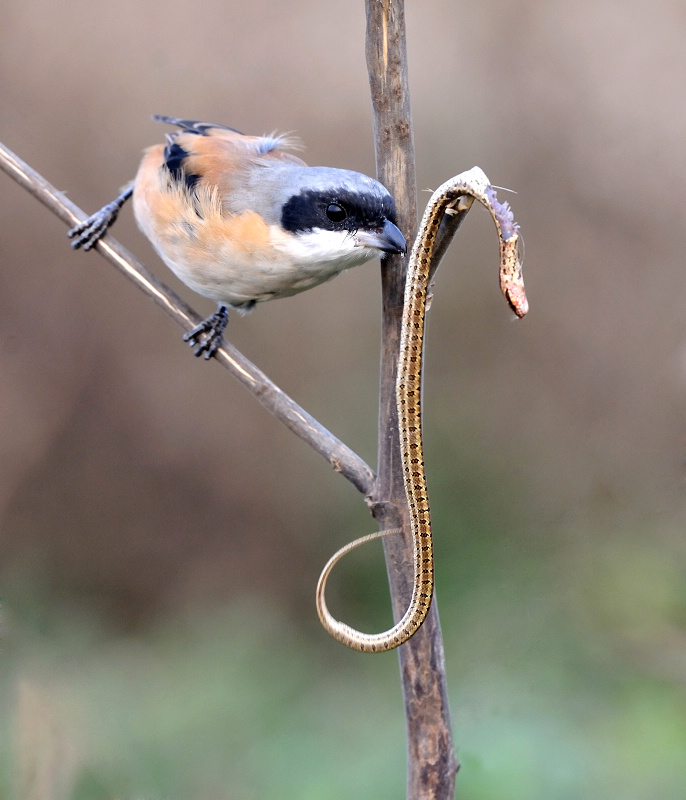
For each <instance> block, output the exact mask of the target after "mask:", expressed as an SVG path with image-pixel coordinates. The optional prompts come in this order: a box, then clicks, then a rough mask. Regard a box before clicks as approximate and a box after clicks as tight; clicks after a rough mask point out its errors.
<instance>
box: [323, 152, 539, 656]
mask: <svg viewBox="0 0 686 800" xmlns="http://www.w3.org/2000/svg"><path fill="white" fill-rule="evenodd" d="M475 200H476V201H478V202H480V203H481V204H482V205H484V206H485V207H486V209H487V210H488V211H489V212H490V214H491V217H492V218H493V221H494V223H495V227H496V230H497V233H498V239H499V242H500V273H499V274H500V289H501V291H502V293H503V295H504V297H505V299H506V301H507V303H508V305H509V306H510V308H511V310H512V311H513V312H514V314H515V315H516V316H517V317H519V318H521V317H523V316H524V315H525V314H526V313H527V311H528V310H529V305H528V301H527V297H526V292H525V290H524V282H523V278H522V263H521V259H520V255H519V226H518V225H517V224H516V223H515V221H514V217H513V214H512V210H511V209H510V206H509V204H508V203H506V202H505V203H500V202H499V201H498V199H497V197H496V193H495V190H494V188H493V187H492V186H491V184H490V182H489V180H488V178H487V177H486V175H485V174H484V172H483V171H482V170H481V169H480V168H479V167H473V168H472V169H470V170H468V171H466V172H463V173H460V174H459V175H457V176H455V177H453V178H451V179H450V180H448V181H446V182H445V183H443V184H442V185H441V186H440V187H439V188H438V189H436V191H435V192H434V193H433V194H432V196H431V199H430V200H429V202H428V204H427V206H426V209H425V211H424V215H423V217H422V220H421V223H420V225H419V229H418V232H417V236H416V237H415V241H414V244H413V247H412V250H411V252H410V257H409V260H408V265H407V276H406V281H405V294H404V300H403V313H402V321H401V337H400V353H399V360H398V370H397V380H396V406H397V412H398V430H399V436H400V452H401V458H402V471H403V483H404V488H405V495H406V498H407V504H408V506H409V518H410V536H411V540H412V563H413V569H414V578H413V588H412V595H411V598H410V601H409V605H408V607H407V610H406V611H405V613H404V614H403V616H402V618H401V619H399V620H398V621H397V622H396V623H395V624H394V625H393V627H391V628H389V629H388V630H386V631H383V632H382V633H363V632H361V631H358V630H355V629H354V628H352V627H351V626H350V625H347V624H346V623H345V622H342V621H340V620H337V619H335V618H334V617H333V616H332V614H331V612H330V611H329V610H328V608H327V605H326V598H325V589H326V582H327V579H328V577H329V575H330V573H331V571H332V569H333V568H334V566H335V565H336V564H337V563H338V561H340V559H341V558H343V556H345V555H346V554H347V553H349V552H350V551H351V550H354V549H355V548H357V547H359V546H361V545H363V544H365V543H367V542H370V541H373V540H374V539H378V538H380V537H383V536H389V535H391V534H396V533H400V532H402V528H391V529H387V530H380V531H376V532H375V533H371V534H368V535H366V536H362V537H360V538H359V539H356V540H354V541H353V542H350V543H349V544H347V545H345V546H344V547H342V548H340V550H338V551H337V552H336V553H334V555H333V556H332V557H331V558H330V559H329V561H328V562H327V564H326V565H325V567H324V569H323V570H322V573H321V575H320V578H319V581H318V584H317V591H316V607H317V613H318V615H319V619H320V621H321V623H322V625H323V627H324V628H325V630H326V631H327V632H328V633H329V634H330V635H331V636H332V637H333V638H334V639H336V640H337V641H339V642H341V643H342V644H344V645H346V646H347V647H350V648H351V649H353V650H358V651H360V652H363V653H379V652H384V651H387V650H392V649H394V648H396V647H398V646H399V645H401V644H403V643H404V642H406V641H407V640H408V639H409V638H410V637H411V636H413V635H414V634H415V633H416V632H417V630H419V628H420V626H421V625H422V623H423V622H424V620H425V619H426V616H427V614H428V613H429V608H430V606H431V600H432V597H433V593H434V557H433V540H432V534H431V514H430V510H429V495H428V489H427V482H426V472H425V467H424V447H423V441H422V418H421V399H422V398H421V395H422V357H423V343H424V324H425V318H426V309H427V295H428V290H429V284H430V281H431V277H432V275H433V271H434V269H433V261H434V255H435V249H436V248H435V245H436V239H437V236H438V231H439V227H440V225H441V222H442V221H443V219H444V217H445V216H446V214H447V215H454V214H460V213H466V212H467V211H468V210H469V208H470V207H471V205H472V204H473V203H474V201H475ZM453 232H454V231H453Z"/></svg>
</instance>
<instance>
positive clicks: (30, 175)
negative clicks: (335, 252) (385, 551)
mask: <svg viewBox="0 0 686 800" xmlns="http://www.w3.org/2000/svg"><path fill="white" fill-rule="evenodd" d="M0 168H2V169H3V170H4V171H5V172H6V173H7V174H8V175H9V176H10V177H12V178H14V180H15V181H16V182H17V183H18V184H19V185H20V186H23V187H24V188H25V189H26V190H27V191H28V192H30V193H31V194H32V195H33V196H34V197H36V198H37V199H38V200H40V202H41V203H43V205H44V206H46V207H47V208H49V209H50V210H51V211H52V212H53V213H54V214H56V215H57V216H58V217H59V218H60V219H61V220H62V221H63V222H65V223H66V224H67V225H68V226H69V227H72V226H73V225H75V224H76V223H78V222H81V220H83V219H85V218H86V214H85V213H84V212H83V211H82V210H81V209H80V208H79V207H78V206H76V205H75V204H74V203H72V202H71V200H69V199H68V198H67V197H65V195H63V194H62V193H61V192H59V191H57V189H55V187H54V186H51V185H50V184H49V183H48V182H47V181H46V180H45V178H43V177H42V176H41V175H39V174H38V173H37V172H36V171H35V170H33V169H31V167H29V165H28V164H26V163H24V162H23V161H22V160H21V159H20V158H19V157H18V156H16V155H15V154H14V153H13V152H12V151H11V150H9V149H8V148H7V147H5V146H4V145H3V144H2V143H0ZM66 244H67V243H66V239H65V247H66ZM96 247H97V250H98V251H99V252H100V254H101V255H102V256H103V257H104V258H105V259H106V260H107V261H109V262H110V263H111V264H114V266H115V267H117V269H118V270H119V271H120V272H122V273H123V274H124V275H126V277H127V278H129V280H131V281H132V282H133V283H134V284H136V286H137V287H138V288H139V289H141V291H143V292H145V294H147V295H148V296H149V297H151V298H152V299H153V300H154V301H155V302H156V303H157V305H159V306H160V307H161V308H163V309H164V310H165V311H166V312H167V314H169V316H170V317H172V319H174V320H175V321H176V322H177V323H178V324H179V325H180V326H181V327H182V328H184V330H190V329H191V328H193V327H195V325H197V323H198V322H199V321H200V319H201V317H200V315H199V314H198V313H196V312H195V311H194V310H193V309H192V308H190V306H188V305H187V304H186V303H185V302H184V301H183V300H182V299H181V298H180V297H178V296H177V295H176V294H175V293H174V292H173V291H172V290H171V289H169V288H168V287H167V286H165V285H164V284H163V283H162V282H161V281H159V280H158V279H157V278H156V277H155V276H154V275H153V274H152V273H151V272H149V271H148V270H147V269H146V268H145V267H144V266H143V265H142V264H141V263H140V261H138V259H137V258H136V257H135V256H134V255H132V254H131V253H130V252H129V251H128V250H127V249H126V248H125V247H123V246H122V245H120V244H119V242H117V241H116V239H113V238H112V237H111V236H109V235H107V236H105V237H104V238H103V239H102V240H100V241H99V242H98V244H97V246H96ZM215 357H216V360H217V361H218V362H219V363H220V364H221V365H222V366H223V367H225V368H226V369H227V370H228V371H229V372H230V373H231V374H232V375H233V377H234V378H236V379H237V380H239V381H240V382H241V383H242V384H243V386H245V387H246V389H247V390H248V391H249V392H250V393H251V394H252V395H254V397H255V398H256V399H257V400H258V401H259V402H260V403H261V404H262V405H263V406H264V407H265V408H266V409H267V411H269V412H271V413H272V414H273V415H274V416H275V417H276V418H277V419H279V420H280V421H281V422H283V424H284V425H286V427H287V428H289V429H290V430H291V431H293V433H295V435H296V436H298V437H300V438H301V439H302V440H303V441H305V442H306V443H307V444H309V445H310V447H312V448H313V449H314V450H315V451H316V452H317V453H319V454H320V455H321V456H323V457H324V458H325V459H326V460H327V461H328V462H329V464H330V466H331V467H332V468H333V469H334V470H336V472H340V473H341V474H342V475H343V476H344V477H345V478H347V479H348V480H349V481H350V482H351V483H352V484H353V486H355V488H357V489H358V490H359V491H360V492H362V494H364V495H365V497H368V496H369V495H370V493H371V491H372V487H373V485H374V480H375V475H374V472H373V470H372V469H371V467H369V466H368V465H367V464H366V463H365V462H364V461H363V460H362V459H361V458H360V457H359V456H358V455H357V454H356V453H354V452H353V451H352V450H351V449H350V448H349V447H348V446H347V445H345V444H343V442H341V441H340V440H339V439H337V438H336V437H335V436H334V435H333V434H332V433H330V432H329V431H328V430H327V429H326V428H324V427H323V426H322V425H320V424H319V422H317V420H316V419H315V418H314V417H312V416H311V415H310V414H308V413H307V411H305V410H304V409H303V408H301V407H300V406H299V405H298V404H297V403H296V402H294V401H293V400H292V399H291V398H290V397H289V396H288V395H287V394H286V393H285V392H283V391H282V390H281V389H279V387H278V386H277V385H276V384H275V383H273V382H272V381H271V380H269V378H268V377H267V376H266V375H265V374H264V373H263V372H262V371H261V370H260V369H258V368H257V367H256V366H255V365H254V364H253V363H252V362H251V361H250V360H249V359H247V358H246V357H245V356H244V355H242V353H240V352H239V351H238V350H237V349H236V348H235V347H233V346H232V345H230V344H228V343H225V344H224V346H223V347H222V349H221V350H218V351H217V353H216V356H215Z"/></svg>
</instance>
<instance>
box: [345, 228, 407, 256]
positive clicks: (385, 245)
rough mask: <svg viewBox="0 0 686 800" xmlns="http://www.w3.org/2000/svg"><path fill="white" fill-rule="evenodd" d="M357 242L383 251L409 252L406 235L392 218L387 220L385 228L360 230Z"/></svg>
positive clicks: (359, 245)
mask: <svg viewBox="0 0 686 800" xmlns="http://www.w3.org/2000/svg"><path fill="white" fill-rule="evenodd" d="M355 243H356V244H357V246H358V247H371V248H373V249H375V250H381V252H382V253H405V252H407V244H406V243H405V237H404V236H403V235H402V233H400V229H399V228H398V227H397V226H396V225H394V224H393V223H392V222H391V221H390V220H386V221H385V222H384V224H383V228H378V229H377V230H375V231H358V232H357V233H356V234H355Z"/></svg>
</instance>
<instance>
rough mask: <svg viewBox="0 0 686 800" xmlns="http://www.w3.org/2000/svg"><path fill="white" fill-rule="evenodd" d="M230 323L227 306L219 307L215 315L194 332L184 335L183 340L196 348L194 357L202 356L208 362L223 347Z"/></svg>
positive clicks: (197, 326)
mask: <svg viewBox="0 0 686 800" xmlns="http://www.w3.org/2000/svg"><path fill="white" fill-rule="evenodd" d="M228 322H229V312H228V310H227V308H226V306H219V308H218V309H217V310H216V311H215V312H214V314H210V316H209V317H208V318H207V319H204V320H203V321H202V322H201V323H199V324H198V325H196V326H195V328H193V330H191V331H188V333H186V334H184V337H183V340H184V342H188V344H189V345H190V346H191V347H195V350H194V351H193V355H195V356H202V357H203V358H204V359H205V360H206V361H207V360H208V359H210V358H212V356H213V355H214V354H215V353H216V352H217V350H219V348H220V347H221V346H222V343H223V341H224V331H225V330H226V326H227V324H228Z"/></svg>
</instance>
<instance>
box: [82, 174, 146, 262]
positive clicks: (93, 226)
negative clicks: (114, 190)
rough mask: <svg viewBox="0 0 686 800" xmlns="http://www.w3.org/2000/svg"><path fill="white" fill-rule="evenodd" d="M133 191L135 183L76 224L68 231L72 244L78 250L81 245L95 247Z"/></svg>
mask: <svg viewBox="0 0 686 800" xmlns="http://www.w3.org/2000/svg"><path fill="white" fill-rule="evenodd" d="M132 193H133V185H131V186H127V187H126V189H124V191H123V192H122V193H121V194H120V195H119V197H117V198H116V200H113V201H112V202H111V203H108V204H107V205H106V206H103V207H102V208H101V209H100V211H96V212H95V214H91V215H90V217H88V218H87V219H84V220H83V222H79V224H78V225H75V226H74V227H73V228H72V229H71V230H70V231H69V232H68V233H67V236H68V237H69V238H70V239H72V240H73V241H72V243H71V246H72V247H73V248H74V250H78V249H79V248H80V247H83V249H84V250H90V249H91V248H92V247H95V245H96V244H97V243H98V242H99V241H100V239H102V237H103V236H104V235H105V234H106V233H107V229H108V228H110V227H111V226H112V225H114V222H115V220H116V219H117V215H118V214H119V211H120V209H121V207H122V206H123V205H124V203H125V202H126V201H127V200H128V199H129V197H131V194H132Z"/></svg>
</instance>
